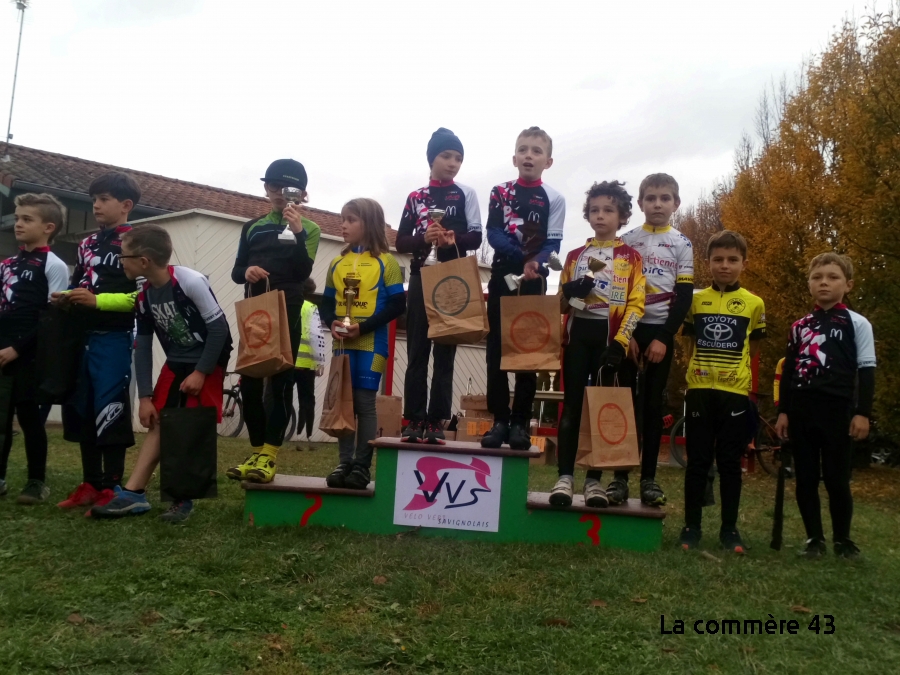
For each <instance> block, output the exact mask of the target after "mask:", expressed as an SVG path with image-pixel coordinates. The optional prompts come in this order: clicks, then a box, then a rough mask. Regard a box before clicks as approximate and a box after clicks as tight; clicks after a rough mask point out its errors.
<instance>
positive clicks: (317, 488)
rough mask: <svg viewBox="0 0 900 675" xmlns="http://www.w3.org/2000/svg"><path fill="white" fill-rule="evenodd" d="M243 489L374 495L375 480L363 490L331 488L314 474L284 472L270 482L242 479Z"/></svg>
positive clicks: (350, 495)
mask: <svg viewBox="0 0 900 675" xmlns="http://www.w3.org/2000/svg"><path fill="white" fill-rule="evenodd" d="M241 487H242V488H243V489H244V490H262V491H263V492H309V493H310V494H312V493H315V494H322V495H347V496H348V497H374V496H375V481H372V482H371V483H369V487H368V488H366V489H365V490H349V489H346V488H331V487H328V485H326V483H325V479H324V478H318V477H315V476H289V475H287V474H284V473H276V474H275V478H273V479H272V482H271V483H251V482H250V481H246V480H245V481H242V482H241Z"/></svg>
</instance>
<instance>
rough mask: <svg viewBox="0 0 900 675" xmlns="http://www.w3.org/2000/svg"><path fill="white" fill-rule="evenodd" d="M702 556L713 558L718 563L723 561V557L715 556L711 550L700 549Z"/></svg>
mask: <svg viewBox="0 0 900 675" xmlns="http://www.w3.org/2000/svg"><path fill="white" fill-rule="evenodd" d="M700 557H701V558H706V559H707V560H712V561H713V562H717V563H720V562H722V559H721V558H717V557H716V556H714V555H713V554H712V553H710V552H709V551H700Z"/></svg>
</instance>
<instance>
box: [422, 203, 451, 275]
mask: <svg viewBox="0 0 900 675" xmlns="http://www.w3.org/2000/svg"><path fill="white" fill-rule="evenodd" d="M445 215H447V212H446V211H444V209H439V208H437V207H435V206H432V207H429V209H428V220H430V221H431V222H433V223H434V224H435V225H440V224H441V221H442V220H443V219H444V216H445ZM442 229H443V228H442ZM436 262H437V242H435V243H433V244H432V245H431V250H430V251H429V252H428V257H427V258H426V259H425V262H423V263H422V264H423V265H424V266H428V265H434V264H435V263H436Z"/></svg>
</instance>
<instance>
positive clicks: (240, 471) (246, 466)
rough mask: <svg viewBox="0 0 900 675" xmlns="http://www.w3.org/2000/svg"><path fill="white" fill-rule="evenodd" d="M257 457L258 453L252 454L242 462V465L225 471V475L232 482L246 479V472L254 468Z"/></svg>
mask: <svg viewBox="0 0 900 675" xmlns="http://www.w3.org/2000/svg"><path fill="white" fill-rule="evenodd" d="M257 457H259V453H258V452H254V453H253V454H252V455H250V456H249V457H248V458H247V459H245V460H244V462H243V464H238V465H237V466H233V467H231V468H230V469H226V470H225V475H226V476H227V477H228V478H231V479H232V480H244V479H245V478H246V477H247V471H249V470H250V469H252V468H253V467H254V466H256V458H257Z"/></svg>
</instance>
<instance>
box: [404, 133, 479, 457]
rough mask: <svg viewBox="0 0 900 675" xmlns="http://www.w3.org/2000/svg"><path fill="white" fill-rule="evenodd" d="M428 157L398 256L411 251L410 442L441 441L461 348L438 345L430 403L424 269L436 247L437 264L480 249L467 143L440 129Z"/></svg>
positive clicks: (410, 202) (408, 206)
mask: <svg viewBox="0 0 900 675" xmlns="http://www.w3.org/2000/svg"><path fill="white" fill-rule="evenodd" d="M425 155H426V157H427V159H428V165H429V166H430V167H431V180H430V181H429V182H428V185H426V186H425V187H422V188H419V189H418V190H415V191H413V192H411V193H410V195H409V197H408V198H407V200H406V206H405V207H404V209H403V215H402V216H401V217H400V225H399V228H398V230H397V242H396V246H397V252H398V253H409V254H410V255H411V256H412V261H411V263H410V278H409V290H408V292H407V318H406V345H407V355H408V358H409V362H408V364H407V368H406V380H405V382H404V386H403V401H404V403H403V405H404V416H405V417H406V419H408V420H409V425H408V426H407V428H406V430H405V431H404V432H403V440H405V441H408V442H423V441H424V442H426V443H442V442H443V440H444V431H443V427H442V425H441V421H442V420H446V419H450V406H451V402H452V398H453V362H454V360H455V358H456V346H455V345H445V344H435V345H434V369H433V375H432V378H431V403H430V404H429V402H428V385H427V381H428V359H429V357H430V356H431V347H432V344H431V340H429V339H428V317H427V315H426V314H425V297H424V295H423V293H422V276H421V274H420V270H421V268H422V265H427V264H429V253H430V252H431V251H432V247H434V248H435V250H436V258H437V261H438V262H445V261H448V260H453V259H455V258H457V257H458V256H464V255H466V251H476V250H478V248H479V247H480V246H481V212H480V210H479V208H478V198H477V197H476V196H475V192H474V190H472V188H470V187H466V186H465V185H460V184H458V183H455V182H454V181H453V179H454V178H455V177H456V174H457V173H459V169H460V167H461V166H462V162H463V145H462V142H461V141H460V140H459V138H458V137H457V136H456V134H454V133H453V132H452V131H450V130H449V129H444V128H443V127H441V128H440V129H438V130H437V131H435V132H434V133H433V134H432V135H431V140H429V141H428V148H427V149H426V152H425ZM429 209H441V210H443V211H444V217H443V219H442V220H441V223H440V224H439V225H438V224H437V223H434V222H432V221H431V220H429V217H428V211H429Z"/></svg>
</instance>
